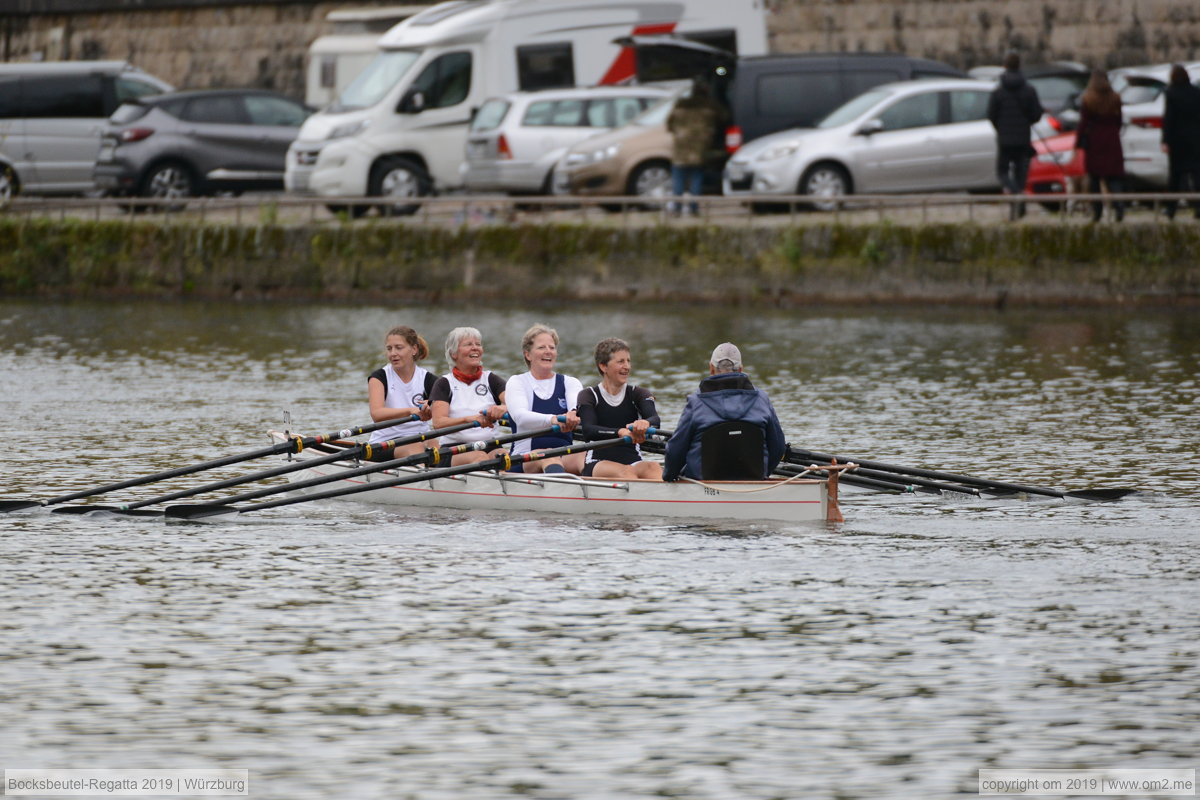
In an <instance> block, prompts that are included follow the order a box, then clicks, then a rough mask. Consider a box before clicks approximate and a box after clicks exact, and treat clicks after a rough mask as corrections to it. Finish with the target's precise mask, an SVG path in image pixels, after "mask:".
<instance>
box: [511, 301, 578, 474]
mask: <svg viewBox="0 0 1200 800" xmlns="http://www.w3.org/2000/svg"><path fill="white" fill-rule="evenodd" d="M521 352H522V354H523V355H524V357H525V363H526V364H528V365H529V371H528V372H523V373H521V374H520V375H514V376H512V377H511V378H509V379H508V384H507V385H506V387H505V392H504V399H505V401H506V402H507V404H508V415H509V416H510V417H511V418H512V421H513V424H515V425H516V426H517V432H518V433H519V432H521V431H528V430H532V429H537V428H545V427H548V426H550V425H561V426H562V430H563V434H564V436H563V437H562V438H560V437H539V438H537V439H535V440H534V441H533V442H532V443H531V442H530V441H529V440H528V439H521V440H518V441H516V442H513V448H512V452H513V455H523V454H525V453H528V452H530V451H531V450H542V449H546V448H550V447H561V446H563V445H568V444H570V443H571V435H570V434H571V432H572V431H574V430H575V428H576V426H577V425H579V415H578V414H576V413H575V403H576V401H577V400H578V399H579V392H580V391H581V390H582V389H583V384H581V383H580V382H579V379H578V378H572V377H570V376H568V375H558V374H557V373H555V372H554V366H555V364H557V363H558V334H557V333H556V332H555V331H554V329H553V328H548V327H546V326H545V325H534V326H533V327H532V328H530V329H529V330H527V331H526V332H525V336H524V337H523V338H522V340H521ZM560 416H565V417H566V421H565V422H562V423H560V422H558V418H559V417H560ZM583 455H584V454H583V453H572V454H571V455H568V456H562V457H560V458H549V459H546V460H545V461H531V462H529V463H528V464H518V465H517V468H515V469H514V471H521V472H571V473H574V474H576V475H578V474H579V473H580V472H582V471H583Z"/></svg>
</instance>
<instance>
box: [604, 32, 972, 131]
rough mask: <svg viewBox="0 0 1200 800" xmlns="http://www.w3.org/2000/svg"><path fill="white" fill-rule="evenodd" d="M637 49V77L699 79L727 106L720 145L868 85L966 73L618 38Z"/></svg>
mask: <svg viewBox="0 0 1200 800" xmlns="http://www.w3.org/2000/svg"><path fill="white" fill-rule="evenodd" d="M617 43H618V44H621V45H623V46H625V47H632V48H633V49H634V52H635V54H636V64H637V79H638V81H639V82H658V81H673V80H682V79H694V78H698V77H703V78H704V79H706V80H707V81H709V83H710V85H711V86H712V88H713V94H714V96H716V97H717V98H718V99H720V100H721V101H722V102H723V103H724V104H725V106H726V108H727V109H728V110H729V120H730V124H729V128H728V129H727V130H726V135H725V146H726V149H727V150H729V152H733V151H734V150H736V149H737V148H738V147H741V146H742V145H743V144H745V143H746V142H749V141H751V140H752V139H757V138H758V137H760V136H766V135H767V134H768V133H774V132H776V131H781V130H785V129H787V128H808V127H812V126H814V125H815V124H816V123H817V122H818V121H820V120H821V118H823V117H824V116H825V115H826V114H828V113H829V112H830V111H833V110H834V109H835V108H837V107H838V106H840V105H841V104H842V103H844V102H846V101H847V100H849V99H850V98H852V97H855V96H857V95H860V94H862V93H863V92H865V91H866V90H867V89H871V88H873V87H875V86H879V85H880V84H883V83H891V82H893V81H907V80H913V79H916V78H965V77H966V74H965V73H964V72H962V71H961V70H958V69H955V68H954V67H952V66H950V65H949V64H944V63H942V62H940V61H932V60H930V59H925V58H912V57H909V56H905V55H900V54H897V53H780V54H772V55H766V56H744V57H740V58H739V57H738V56H735V55H733V54H732V53H730V52H728V51H726V50H721V49H718V48H715V47H712V46H709V45H707V44H704V43H701V42H696V41H691V40H688V39H683V38H677V37H673V36H630V37H625V38H622V39H619V40H617Z"/></svg>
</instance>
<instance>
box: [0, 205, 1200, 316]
mask: <svg viewBox="0 0 1200 800" xmlns="http://www.w3.org/2000/svg"><path fill="white" fill-rule="evenodd" d="M1197 252H1200V225H1191V224H1175V225H1160V224H1155V223H1134V224H1124V225H1120V226H1117V225H1099V226H1074V225H1068V226H1065V225H1060V224H1050V225H1020V226H989V225H979V224H974V223H965V224H962V223H936V224H926V225H916V226H901V225H893V224H890V223H888V222H886V221H882V222H879V223H876V224H858V225H845V224H838V223H836V222H831V223H827V224H813V225H808V226H804V227H770V228H766V227H747V226H737V227H734V226H716V225H695V226H671V225H661V226H660V225H653V226H645V227H638V228H621V229H614V228H609V227H600V226H590V225H567V224H540V225H534V224H525V225H490V226H483V227H475V228H471V227H467V226H463V227H458V228H446V227H436V226H416V225H407V224H389V223H386V222H385V223H379V224H372V223H367V224H359V223H345V224H338V225H332V226H330V225H320V224H318V225H291V226H284V225H278V224H267V223H262V224H257V225H230V224H222V223H204V222H180V223H165V222H160V221H150V220H137V221H129V220H96V221H91V220H79V219H66V220H55V219H50V218H25V219H21V218H3V217H0V296H66V297H79V296H146V297H165V298H189V297H195V298H205V299H227V300H243V299H246V300H250V299H255V300H292V299H302V300H321V301H330V300H334V301H339V300H340V301H348V302H386V301H393V300H394V301H410V302H411V301H420V302H521V303H527V304H538V303H552V302H563V301H586V300H593V301H607V300H611V301H622V302H634V303H662V302H674V303H690V304H714V305H721V306H724V305H729V304H734V305H741V306H748V307H753V306H763V307H798V306H804V305H830V304H844V305H854V304H941V305H964V306H986V307H1008V306H1011V307H1017V306H1042V307H1048V306H1071V305H1092V306H1113V307H1119V306H1187V307H1196V306H1200V264H1198V263H1197V260H1196V258H1195V254H1196V253H1197Z"/></svg>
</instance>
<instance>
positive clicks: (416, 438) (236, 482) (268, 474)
mask: <svg viewBox="0 0 1200 800" xmlns="http://www.w3.org/2000/svg"><path fill="white" fill-rule="evenodd" d="M478 427H479V423H478V422H474V421H472V422H462V423H459V424H458V425H450V426H447V427H445V428H438V429H436V430H430V431H425V432H423V433H418V434H414V435H412V436H405V437H403V438H400V439H392V440H389V441H386V442H376V443H375V444H372V445H367V444H356V445H354V446H353V447H348V448H346V449H345V450H343V451H342V452H340V453H332V454H330V455H327V456H321V457H319V458H310V459H306V460H304V461H294V462H292V463H291V464H286V465H284V466H282V467H276V468H274V469H268V470H264V471H262V472H255V473H253V474H251V475H242V476H241V477H238V478H229V479H228V480H224V481H217V482H215V483H206V484H204V485H203V486H197V487H195V488H193V489H181V490H180V491H178V492H171V493H170V494H164V495H159V496H158V497H151V498H148V499H146V500H139V501H138V502H136V503H128V504H126V505H123V506H121V507H120V509H119V510H121V511H133V510H135V509H139V508H145V507H146V506H151V505H156V504H158V503H169V502H171V501H172V500H181V499H183V498H184V497H194V496H195V495H198V494H204V493H206V492H215V491H218V490H220V489H228V488H229V487H231V486H240V485H241V484H243V483H254V482H256V481H261V480H266V479H268V478H275V477H278V476H280V475H287V474H288V473H291V472H298V471H299V470H302V469H307V468H309V467H315V466H319V465H321V464H329V463H331V462H334V461H344V460H346V459H349V458H355V457H357V456H359V455H361V454H362V453H363V452H364V451H366V449H367V448H368V447H370V448H373V449H378V450H390V449H394V448H396V447H402V446H403V445H406V444H413V443H414V442H425V441H428V440H429V439H431V438H437V437H438V436H445V435H447V434H451V433H457V432H458V431H463V430H466V429H467V428H478ZM310 446H311V445H310ZM285 488H286V487H285ZM222 502H233V500H225V501H222Z"/></svg>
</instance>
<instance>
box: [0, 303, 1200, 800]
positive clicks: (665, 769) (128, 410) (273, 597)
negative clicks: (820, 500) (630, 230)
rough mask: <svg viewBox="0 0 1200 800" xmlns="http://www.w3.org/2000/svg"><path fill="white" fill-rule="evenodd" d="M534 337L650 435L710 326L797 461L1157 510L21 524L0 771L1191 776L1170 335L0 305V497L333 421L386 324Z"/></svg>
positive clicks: (1011, 326)
mask: <svg viewBox="0 0 1200 800" xmlns="http://www.w3.org/2000/svg"><path fill="white" fill-rule="evenodd" d="M534 321H545V322H548V323H549V324H551V325H554V326H555V327H557V328H558V330H559V332H560V334H562V337H563V340H564V341H563V347H562V356H561V361H562V367H563V371H565V372H570V373H573V374H575V375H577V376H579V377H581V378H582V379H584V380H585V381H586V380H589V379H590V378H591V376H592V375H594V372H593V370H592V367H591V362H590V353H591V347H592V345H594V343H595V342H596V341H597V340H598V339H600V338H602V337H604V336H609V335H619V336H622V337H623V338H626V339H628V340H629V341H630V342H631V344H632V345H633V347H634V356H635V381H638V382H642V383H645V384H647V385H650V386H652V387H653V388H654V389H655V390H656V394H657V396H658V399H659V405H660V408H661V409H662V411H663V412H664V413H663V416H664V420H666V421H669V422H672V421H673V420H674V419H675V417H676V416H677V414H678V410H679V408H680V407H681V405H682V401H683V398H684V396H685V395H686V393H687V392H688V391H691V389H692V388H693V387H694V384H695V382H696V380H697V378H698V376H699V374H700V372H701V370H702V369H703V367H704V362H705V360H706V358H707V355H708V352H709V351H710V350H711V348H712V346H713V345H714V344H716V343H717V342H719V341H722V340H725V339H732V340H733V341H736V342H737V343H738V344H739V345H741V347H742V349H743V352H744V353H745V354H746V357H747V361H748V363H749V369H750V371H751V373H752V375H753V376H754V378H755V380H756V381H757V382H758V383H759V384H760V385H763V386H764V387H765V388H767V389H769V390H770V391H771V394H772V397H773V398H774V401H775V403H776V405H777V407H778V409H779V411H780V414H781V417H782V418H783V422H784V428H785V430H786V431H787V432H788V434H789V439H791V440H792V441H793V442H796V443H798V444H803V445H806V446H809V447H812V448H814V449H829V450H833V451H834V452H840V453H845V454H848V455H858V456H873V457H875V458H877V459H879V460H884V461H890V462H892V463H898V464H909V465H923V466H929V467H933V468H938V469H945V470H950V471H960V472H966V473H968V474H975V475H982V476H985V477H990V478H995V479H1001V480H1002V479H1021V480H1024V481H1028V482H1033V483H1040V484H1049V485H1057V486H1062V487H1069V488H1082V487H1087V486H1103V485H1145V486H1150V487H1152V488H1155V489H1157V490H1159V493H1157V494H1151V495H1146V496H1143V497H1139V498H1137V499H1134V500H1129V501H1123V502H1121V503H1115V504H1064V503H1062V502H1058V501H1047V502H1039V501H1015V500H1011V501H989V502H978V501H971V502H966V501H962V500H953V499H943V498H939V497H931V496H910V497H880V496H875V495H862V494H855V495H852V496H849V497H848V498H847V500H846V503H845V511H846V516H847V522H846V523H845V524H844V525H842V526H836V527H833V528H828V527H825V526H823V525H819V526H794V527H788V526H782V527H768V526H761V525H738V524H735V523H722V524H702V523H694V524H693V523H679V524H668V523H665V522H663V521H659V520H644V521H640V522H637V521H635V522H629V521H624V522H613V521H608V520H602V519H596V520H573V519H546V520H537V519H521V520H514V519H512V518H510V517H505V516H501V515H487V514H485V515H468V514H464V513H462V512H453V511H445V512H435V513H432V514H431V515H430V516H429V517H428V518H424V519H421V520H414V519H412V518H409V517H408V516H406V515H404V514H403V513H400V512H397V511H394V510H393V511H384V510H381V509H372V508H362V507H352V506H342V505H326V506H309V505H307V504H306V505H300V506H293V507H290V508H287V509H278V510H276V511H272V512H267V513H264V514H261V515H259V516H253V515H246V517H247V518H246V519H245V520H243V521H240V522H238V523H237V524H224V523H222V524H217V523H211V524H187V525H179V524H175V525H167V524H164V523H162V522H161V521H158V520H126V519H111V518H109V519H105V518H102V517H73V516H62V515H52V514H48V513H45V512H31V513H23V514H16V515H12V516H10V517H8V518H5V519H3V520H0V524H2V525H3V526H4V527H3V536H0V576H2V578H3V579H2V580H0V620H2V622H0V626H2V627H3V630H4V640H5V657H4V658H3V659H0V700H2V701H3V702H4V704H5V707H6V711H7V717H8V720H7V721H6V724H5V729H6V733H5V736H4V737H3V738H2V740H0V763H3V764H4V765H5V766H7V767H10V768H22V767H32V766H60V767H128V766H132V767H147V766H156V767H179V768H184V767H194V766H229V767H244V768H248V769H249V770H250V772H251V785H252V793H253V795H254V796H256V797H266V798H328V797H335V796H336V797H348V796H353V797H357V798H381V799H382V798H389V799H390V798H396V797H407V796H412V797H418V798H421V799H422V800H427V799H428V798H447V799H449V798H453V799H454V800H464V798H472V799H473V798H479V800H495V799H496V798H510V797H511V798H517V797H534V798H551V797H554V798H561V797H570V798H573V800H574V799H576V798H589V799H590V798H596V800H609V798H615V797H620V798H640V797H647V798H648V797H654V796H685V797H689V798H712V799H713V800H727V798H753V799H755V800H757V799H758V798H763V799H764V800H765V798H772V797H783V798H805V799H806V800H808V798H834V797H866V796H871V797H883V798H911V797H918V796H919V797H939V798H941V797H955V796H963V797H966V796H975V794H976V785H975V783H974V781H975V775H976V772H975V771H976V770H977V769H979V768H984V767H1006V768H1044V767H1064V768H1066V767H1072V768H1078V767H1164V768H1165V767H1187V768H1192V767H1195V761H1194V759H1195V753H1196V752H1197V744H1198V743H1200V742H1198V741H1197V738H1196V734H1195V730H1196V723H1197V721H1198V720H1197V714H1196V708H1197V706H1196V698H1195V686H1196V685H1198V683H1200V681H1198V680H1197V679H1198V678H1200V675H1198V674H1197V667H1196V664H1197V663H1200V657H1198V656H1200V652H1198V649H1197V645H1196V642H1197V641H1200V637H1198V635H1197V634H1200V630H1198V626H1197V623H1196V621H1195V619H1196V617H1195V614H1194V609H1195V608H1196V607H1200V603H1198V602H1197V600H1200V598H1197V589H1196V587H1197V586H1198V585H1200V583H1198V582H1197V578H1198V577H1200V575H1198V574H1197V568H1196V567H1195V562H1194V557H1193V556H1194V553H1195V548H1196V536H1197V532H1198V531H1200V503H1198V502H1197V489H1198V488H1200V487H1198V485H1197V484H1198V479H1197V470H1196V469H1195V467H1196V464H1197V462H1198V461H1200V459H1197V452H1196V451H1197V447H1198V443H1200V430H1198V428H1200V423H1198V422H1197V421H1196V418H1195V414H1194V408H1195V402H1196V395H1197V392H1198V383H1197V376H1198V374H1200V354H1198V348H1200V345H1198V344H1197V343H1198V342H1200V337H1198V336H1197V335H1196V334H1197V333H1198V332H1200V331H1197V325H1198V323H1197V322H1196V321H1194V320H1193V319H1192V318H1191V317H1190V316H1188V315H1184V314H1179V315H1175V314H1167V313H1146V314H1123V313H1111V312H1094V311H1090V312H1072V313H1047V312H1039V313H1036V314H1035V313H1029V314H1012V313H1006V314H996V313H994V312H991V311H978V312H953V311H939V310H934V311H928V310H922V311H919V312H918V311H878V310H844V311H829V310H823V311H789V312H761V311H754V312H751V311H748V310H747V311H744V312H739V314H738V315H736V316H735V315H733V314H729V313H722V312H719V311H717V310H714V309H686V310H679V309H672V308H662V309H636V310H628V309H616V310H612V309H604V308H597V309H588V310H586V311H583V312H579V311H576V310H570V311H566V310H564V311H561V312H556V313H547V314H542V313H538V312H530V311H527V310H520V309H512V310H503V311H477V312H473V311H470V310H467V309H457V308H422V309H400V310H389V309H378V308H366V309H363V308H350V307H292V306H288V307H284V306H228V307H223V306H215V305H200V304H195V305H193V304H171V305H162V304H155V303H130V304H98V303H97V304H89V303H75V304H38V305H34V304H31V303H30V304H26V303H12V302H3V303H0V382H2V384H3V387H4V391H3V393H0V418H2V419H3V420H4V426H5V427H4V433H5V439H6V442H7V443H8V445H9V449H8V452H7V453H6V457H5V459H4V464H3V471H4V477H5V484H6V487H5V491H4V496H5V497H9V498H11V497H26V496H48V495H51V494H54V493H58V492H63V491H67V490H69V489H71V488H83V487H89V486H94V485H97V484H98V483H101V482H105V481H108V480H116V479H120V478H124V477H130V476H134V475H141V474H147V473H149V472H152V471H156V470H159V469H164V468H167V467H170V466H174V465H177V464H178V463H180V462H181V460H182V461H184V462H189V461H190V462H194V461H199V460H201V459H203V458H210V457H215V456H220V455H226V454H229V453H234V452H240V451H244V450H248V449H252V448H257V447H260V446H262V445H263V444H264V443H265V438H264V437H263V436H262V431H264V430H265V429H267V428H269V427H278V426H279V425H280V424H281V416H282V412H283V410H285V409H288V410H290V411H291V412H292V414H293V416H294V417H295V419H296V421H297V424H298V425H299V426H300V427H302V428H303V429H304V430H305V432H312V433H318V432H320V433H324V432H328V431H330V430H335V429H337V428H340V427H342V426H344V425H350V424H356V423H361V422H365V421H366V417H367V414H366V400H365V394H366V393H365V378H366V374H367V373H368V372H369V371H370V370H371V369H373V368H374V367H376V366H378V365H379V364H381V363H382V350H381V345H382V336H383V332H384V331H385V330H386V329H387V328H388V327H389V326H391V325H394V324H399V323H403V324H411V325H413V326H414V327H416V328H417V329H418V330H420V331H422V332H423V333H425V335H426V336H427V338H428V340H429V343H430V346H431V350H432V351H433V353H434V356H433V357H432V358H431V359H430V362H429V363H428V366H430V367H431V368H436V369H439V370H440V369H441V363H440V361H441V359H440V353H441V350H442V347H441V345H442V339H443V337H444V335H445V333H446V331H447V330H449V329H450V328H451V327H453V326H455V325H459V324H473V325H475V326H477V327H479V328H481V329H482V330H483V332H484V335H485V345H486V346H487V348H488V356H487V362H488V363H489V364H490V365H491V366H493V367H494V368H496V369H497V370H499V371H501V372H503V373H505V374H508V373H511V372H513V371H515V370H518V369H520V368H521V362H520V354H519V352H518V344H519V339H520V335H521V333H522V332H523V331H524V330H525V328H526V327H528V325H529V324H530V323H532V322H534ZM51 440H53V441H55V442H58V443H60V444H62V443H65V444H66V445H67V447H66V448H65V449H66V453H65V457H60V458H49V455H50V453H52V452H53V453H57V452H60V451H61V448H59V447H56V448H54V449H52V450H49V451H48V449H47V447H46V444H47V442H48V441H51ZM211 477H212V478H214V479H215V477H216V475H213V476H211ZM208 479H209V476H205V478H204V480H208ZM195 482H196V479H195V478H194V477H193V478H186V479H177V480H176V481H173V482H172V481H169V482H164V483H163V484H155V486H154V491H155V493H157V492H160V491H166V490H167V489H168V488H182V487H184V486H190V485H195ZM137 496H139V495H137V494H136V492H134V491H132V490H131V491H130V493H129V494H128V495H123V496H122V497H121V498H117V497H115V496H114V497H106V498H101V499H102V500H104V501H114V500H118V499H133V498H135V497H137Z"/></svg>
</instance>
